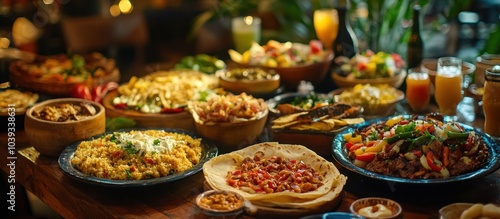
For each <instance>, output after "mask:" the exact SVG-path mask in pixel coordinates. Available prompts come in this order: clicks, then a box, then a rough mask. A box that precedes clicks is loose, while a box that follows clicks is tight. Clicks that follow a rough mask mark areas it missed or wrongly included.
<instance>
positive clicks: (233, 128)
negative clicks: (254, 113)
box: [195, 109, 269, 153]
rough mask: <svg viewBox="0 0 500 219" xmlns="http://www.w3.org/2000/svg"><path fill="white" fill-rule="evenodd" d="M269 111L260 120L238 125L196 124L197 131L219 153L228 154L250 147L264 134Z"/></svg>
mask: <svg viewBox="0 0 500 219" xmlns="http://www.w3.org/2000/svg"><path fill="white" fill-rule="evenodd" d="M268 114H269V110H267V109H266V111H265V113H263V114H262V116H261V117H260V118H256V119H254V120H248V121H245V122H236V123H212V124H201V123H199V122H195V127H196V131H197V132H198V133H199V134H200V135H201V136H202V137H204V138H206V139H209V140H211V141H212V142H214V143H215V144H216V145H217V147H218V148H219V152H221V153H227V152H231V151H235V150H239V149H241V148H244V147H246V146H248V145H250V144H251V143H252V142H254V141H255V139H256V138H257V137H258V136H259V135H260V134H261V133H262V131H263V130H264V127H265V125H266V122H267V117H268Z"/></svg>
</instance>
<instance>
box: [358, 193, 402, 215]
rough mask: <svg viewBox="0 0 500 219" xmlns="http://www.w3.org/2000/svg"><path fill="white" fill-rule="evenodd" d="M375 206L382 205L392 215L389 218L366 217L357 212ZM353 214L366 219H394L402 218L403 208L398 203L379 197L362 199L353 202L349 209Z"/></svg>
mask: <svg viewBox="0 0 500 219" xmlns="http://www.w3.org/2000/svg"><path fill="white" fill-rule="evenodd" d="M377 204H382V205H384V206H385V207H386V208H388V209H389V210H390V211H391V212H392V214H391V215H390V216H374V217H369V216H366V215H361V214H360V213H359V210H360V209H362V208H364V207H369V206H375V205H377ZM349 209H350V211H351V212H352V213H353V214H356V215H360V216H363V217H364V218H367V219H396V218H398V219H399V218H403V208H402V207H401V205H400V204H399V203H397V202H396V201H393V200H391V199H387V198H379V197H368V198H362V199H358V200H356V201H354V202H353V203H352V204H351V207H350V208H349Z"/></svg>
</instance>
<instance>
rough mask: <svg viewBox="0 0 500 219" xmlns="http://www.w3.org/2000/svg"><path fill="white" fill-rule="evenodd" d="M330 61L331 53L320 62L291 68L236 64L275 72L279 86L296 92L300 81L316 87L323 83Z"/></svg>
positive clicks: (331, 58)
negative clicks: (279, 81) (281, 85)
mask: <svg viewBox="0 0 500 219" xmlns="http://www.w3.org/2000/svg"><path fill="white" fill-rule="evenodd" d="M332 60H333V53H331V52H330V53H329V54H328V55H327V56H326V58H325V60H323V61H322V62H317V63H313V64H307V65H297V66H292V67H264V66H250V65H246V64H240V63H238V64H239V65H241V66H243V67H259V68H263V69H267V70H272V71H275V72H276V73H278V74H279V75H280V77H281V79H280V80H281V84H283V85H284V86H285V88H286V89H287V90H297V86H298V85H299V84H300V81H309V82H311V83H312V84H313V85H317V84H319V83H320V82H321V81H323V79H324V78H325V77H326V75H327V73H328V70H329V69H330V65H331V62H332Z"/></svg>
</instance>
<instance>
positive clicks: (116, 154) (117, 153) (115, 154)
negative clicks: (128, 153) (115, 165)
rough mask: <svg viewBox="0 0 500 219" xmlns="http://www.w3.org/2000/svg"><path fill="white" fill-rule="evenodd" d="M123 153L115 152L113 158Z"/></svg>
mask: <svg viewBox="0 0 500 219" xmlns="http://www.w3.org/2000/svg"><path fill="white" fill-rule="evenodd" d="M121 153H122V152H121V151H115V152H114V153H113V157H119V156H120V154H121Z"/></svg>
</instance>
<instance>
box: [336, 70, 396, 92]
mask: <svg viewBox="0 0 500 219" xmlns="http://www.w3.org/2000/svg"><path fill="white" fill-rule="evenodd" d="M405 77H406V71H405V70H400V72H399V73H398V74H396V75H395V76H392V77H388V78H374V79H357V78H350V77H344V76H342V75H340V74H337V73H334V74H332V78H333V82H335V84H336V85H337V86H339V87H354V86H355V85H356V84H372V85H375V84H389V85H391V86H392V87H395V88H399V87H400V86H401V84H403V81H404V80H405Z"/></svg>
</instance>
